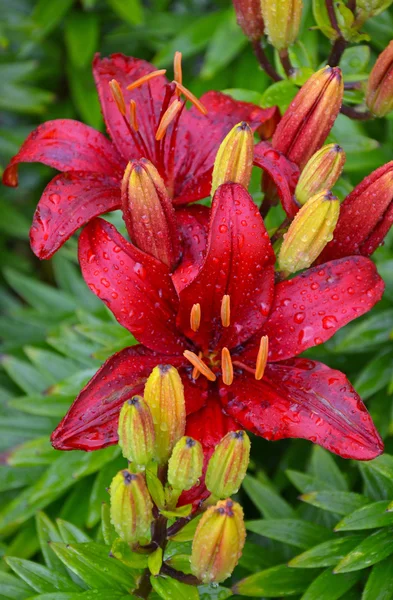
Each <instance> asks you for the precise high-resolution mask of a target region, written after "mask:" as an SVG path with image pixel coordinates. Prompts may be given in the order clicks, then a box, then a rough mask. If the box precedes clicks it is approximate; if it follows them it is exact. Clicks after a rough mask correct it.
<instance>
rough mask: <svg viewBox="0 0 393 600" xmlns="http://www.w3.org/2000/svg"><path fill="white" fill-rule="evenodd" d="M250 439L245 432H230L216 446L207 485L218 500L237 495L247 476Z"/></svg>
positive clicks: (207, 476)
mask: <svg viewBox="0 0 393 600" xmlns="http://www.w3.org/2000/svg"><path fill="white" fill-rule="evenodd" d="M249 460H250V438H249V437H248V435H247V434H246V432H245V431H230V432H229V433H227V434H226V436H224V437H223V438H222V440H221V441H220V443H219V444H218V445H217V446H216V448H215V450H214V452H213V455H212V457H211V458H210V460H209V464H208V467H207V471H206V478H205V484H206V487H207V489H208V490H209V492H211V493H212V494H213V496H215V497H216V498H226V497H228V496H231V495H232V494H235V493H236V492H237V491H238V489H239V487H240V486H241V483H242V481H243V479H244V477H245V475H246V472H247V467H248V463H249Z"/></svg>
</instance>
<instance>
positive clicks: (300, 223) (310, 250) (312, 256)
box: [278, 190, 340, 273]
mask: <svg viewBox="0 0 393 600" xmlns="http://www.w3.org/2000/svg"><path fill="white" fill-rule="evenodd" d="M339 213H340V202H339V200H338V198H336V196H333V194H332V193H331V192H329V191H328V190H324V191H322V192H320V193H319V194H317V195H316V196H313V197H312V198H310V200H308V202H306V204H305V205H304V206H302V208H301V209H300V210H299V212H298V213H297V215H296V217H295V218H294V220H293V221H292V223H291V225H290V227H289V229H288V231H287V233H286V234H285V235H284V241H283V243H282V246H281V249H280V254H279V256H278V264H279V267H280V269H281V270H282V271H285V272H287V273H295V272H296V271H300V270H301V269H307V268H308V267H310V266H311V265H312V263H313V262H314V261H315V260H316V259H317V258H318V256H319V255H320V254H321V252H322V250H323V249H324V247H325V246H326V244H327V243H328V242H330V241H331V240H332V239H333V232H334V228H335V227H336V224H337V220H338V216H339Z"/></svg>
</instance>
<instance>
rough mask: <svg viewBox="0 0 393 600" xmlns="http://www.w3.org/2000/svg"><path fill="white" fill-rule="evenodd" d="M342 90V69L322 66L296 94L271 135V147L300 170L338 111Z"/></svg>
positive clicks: (324, 135)
mask: <svg viewBox="0 0 393 600" xmlns="http://www.w3.org/2000/svg"><path fill="white" fill-rule="evenodd" d="M343 93H344V84H343V79H342V76H341V70H340V69H339V68H338V67H334V68H332V67H329V66H327V67H324V68H323V69H321V70H320V71H317V72H316V73H314V75H312V76H311V77H310V79H308V81H306V83H305V84H304V85H303V87H302V88H301V89H300V90H299V92H298V93H297V94H296V96H295V98H294V99H293V101H292V102H291V104H290V106H289V108H288V110H287V111H286V112H285V114H284V116H283V118H282V119H281V121H280V123H279V124H278V126H277V129H276V131H275V133H274V135H273V139H272V143H273V146H274V148H276V149H277V150H279V151H280V152H282V153H283V154H285V156H286V157H287V158H289V159H290V160H292V161H293V162H294V163H296V164H297V165H298V166H299V167H300V168H301V169H302V168H303V167H304V166H305V165H306V164H307V161H308V160H309V159H310V158H311V156H312V155H313V154H314V153H315V152H316V151H317V150H318V149H319V148H320V147H321V146H322V144H323V142H324V141H325V139H326V138H327V136H328V134H329V131H330V130H331V128H332V126H333V123H334V121H335V119H336V117H337V115H338V113H339V110H340V107H341V103H342V98H343Z"/></svg>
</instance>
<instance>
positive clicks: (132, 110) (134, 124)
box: [130, 100, 139, 131]
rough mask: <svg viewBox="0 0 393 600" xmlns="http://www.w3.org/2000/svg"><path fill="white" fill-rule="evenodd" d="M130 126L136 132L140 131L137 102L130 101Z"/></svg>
mask: <svg viewBox="0 0 393 600" xmlns="http://www.w3.org/2000/svg"><path fill="white" fill-rule="evenodd" d="M130 124H131V127H132V128H133V130H134V131H138V129H139V126H138V119H137V118H136V102H135V100H130Z"/></svg>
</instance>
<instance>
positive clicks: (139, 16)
mask: <svg viewBox="0 0 393 600" xmlns="http://www.w3.org/2000/svg"><path fill="white" fill-rule="evenodd" d="M108 4H109V5H110V7H111V8H112V10H113V11H114V12H115V13H116V14H117V15H118V16H119V17H120V19H122V20H123V21H126V23H129V24H130V25H139V24H140V23H143V6H142V3H141V1H140V0H127V2H124V0H108Z"/></svg>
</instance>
